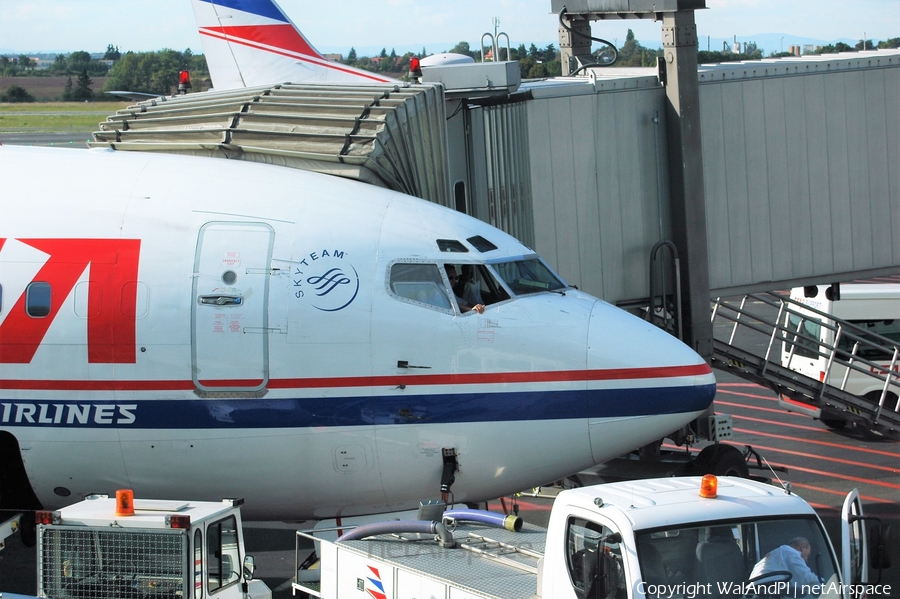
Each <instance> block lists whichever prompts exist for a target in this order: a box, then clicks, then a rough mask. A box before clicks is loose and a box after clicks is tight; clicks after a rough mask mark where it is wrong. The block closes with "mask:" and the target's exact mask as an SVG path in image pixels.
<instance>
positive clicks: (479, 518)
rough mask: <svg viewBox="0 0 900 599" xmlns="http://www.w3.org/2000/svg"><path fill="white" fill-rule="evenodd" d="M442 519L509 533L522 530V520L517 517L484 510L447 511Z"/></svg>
mask: <svg viewBox="0 0 900 599" xmlns="http://www.w3.org/2000/svg"><path fill="white" fill-rule="evenodd" d="M444 518H453V519H454V520H458V521H461V522H480V523H481V524H488V525H490V526H496V527H498V528H505V529H506V530H508V531H511V532H519V531H520V530H522V519H521V518H519V517H518V516H513V515H509V516H507V515H505V514H497V513H495V512H487V511H485V510H447V511H446V512H444Z"/></svg>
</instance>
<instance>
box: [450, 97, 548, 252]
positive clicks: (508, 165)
mask: <svg viewBox="0 0 900 599" xmlns="http://www.w3.org/2000/svg"><path fill="white" fill-rule="evenodd" d="M525 107H526V104H525V103H523V102H517V103H512V104H501V105H498V106H483V107H482V106H471V107H469V109H468V110H467V111H466V116H467V122H466V127H467V128H468V129H469V130H470V131H473V132H474V134H473V135H470V137H469V140H470V147H469V149H468V155H469V156H470V158H471V159H470V161H469V173H470V180H471V181H472V184H471V185H470V193H471V196H472V202H471V206H470V214H471V215H472V216H475V217H476V218H480V219H481V220H483V221H485V222H488V223H490V224H492V225H494V226H495V227H497V228H499V229H502V230H503V231H506V232H507V233H509V234H510V235H512V236H514V237H516V238H517V239H519V240H520V241H521V242H522V243H524V244H526V245H528V246H533V245H534V226H533V221H532V217H533V212H532V190H531V184H532V180H531V173H530V167H531V165H530V160H529V155H530V150H529V147H528V143H529V138H528V122H527V114H526V108H525Z"/></svg>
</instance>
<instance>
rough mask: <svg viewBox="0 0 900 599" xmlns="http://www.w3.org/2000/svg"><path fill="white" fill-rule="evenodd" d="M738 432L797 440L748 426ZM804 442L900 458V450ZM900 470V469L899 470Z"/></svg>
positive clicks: (812, 440)
mask: <svg viewBox="0 0 900 599" xmlns="http://www.w3.org/2000/svg"><path fill="white" fill-rule="evenodd" d="M733 430H734V432H736V433H743V434H745V435H759V436H760V437H772V438H775V439H785V440H788V441H797V438H796V437H791V436H789V435H776V434H775V433H763V432H760V431H754V430H750V429H746V428H735V429H733ZM802 442H803V443H808V444H810V445H822V446H824V447H834V448H836V449H847V450H851V451H861V452H864V453H871V454H874V455H883V456H887V457H890V458H898V459H900V452H891V451H882V450H880V449H871V448H868V447H854V446H853V445H847V444H845V443H832V442H830V441H816V440H814V439H803V441H802ZM898 471H900V470H898Z"/></svg>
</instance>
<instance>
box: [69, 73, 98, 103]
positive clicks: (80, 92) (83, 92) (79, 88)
mask: <svg viewBox="0 0 900 599" xmlns="http://www.w3.org/2000/svg"><path fill="white" fill-rule="evenodd" d="M93 84H94V82H93V80H91V78H90V77H89V76H88V72H87V67H85V68H83V69H81V74H80V75H78V81H77V82H76V84H75V89H73V90H72V100H73V101H75V102H90V101H92V100H93V99H94V90H92V89H91V85H93Z"/></svg>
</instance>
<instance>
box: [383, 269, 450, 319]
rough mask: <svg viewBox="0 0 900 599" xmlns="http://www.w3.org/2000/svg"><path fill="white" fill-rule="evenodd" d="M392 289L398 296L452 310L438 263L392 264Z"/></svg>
mask: <svg viewBox="0 0 900 599" xmlns="http://www.w3.org/2000/svg"><path fill="white" fill-rule="evenodd" d="M390 289H391V291H392V292H393V293H394V294H395V295H396V296H397V297H400V298H403V299H407V300H410V301H412V302H416V303H419V304H424V305H427V306H432V307H434V308H440V309H442V310H447V311H450V310H451V304H450V298H449V297H448V296H447V287H446V285H445V284H444V279H443V278H441V273H440V271H439V270H438V266H437V264H408V263H398V264H394V265H393V266H391V276H390Z"/></svg>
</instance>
